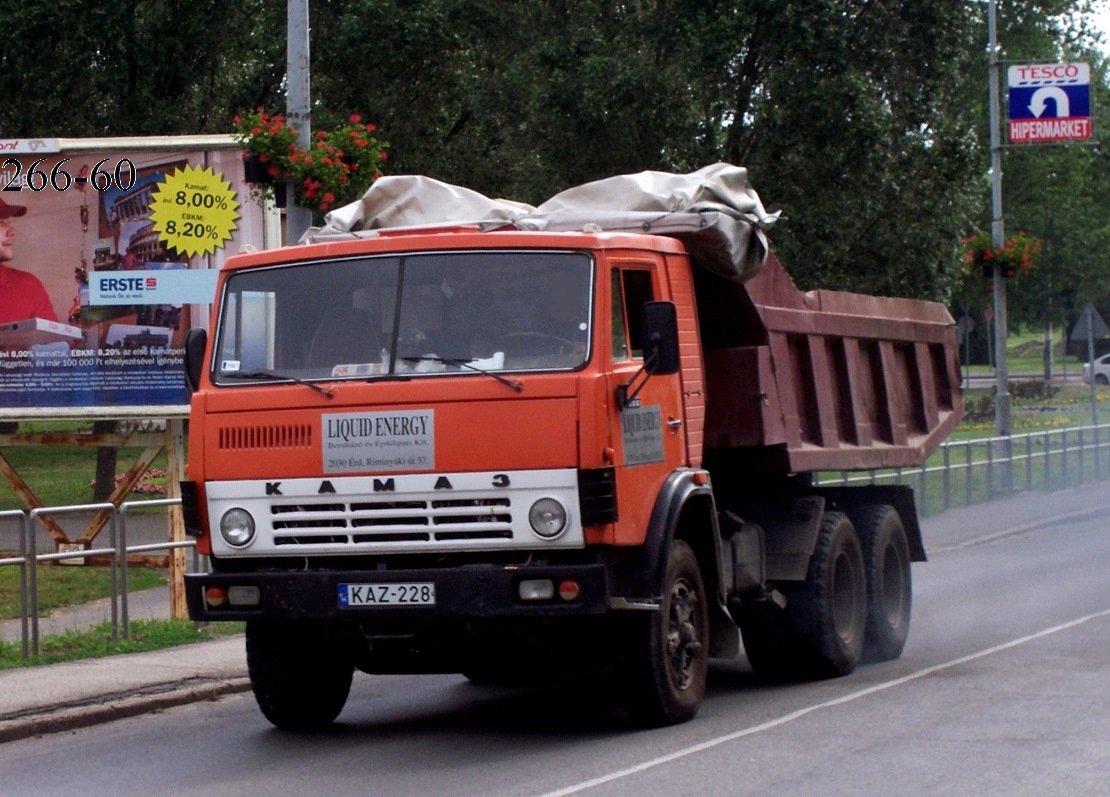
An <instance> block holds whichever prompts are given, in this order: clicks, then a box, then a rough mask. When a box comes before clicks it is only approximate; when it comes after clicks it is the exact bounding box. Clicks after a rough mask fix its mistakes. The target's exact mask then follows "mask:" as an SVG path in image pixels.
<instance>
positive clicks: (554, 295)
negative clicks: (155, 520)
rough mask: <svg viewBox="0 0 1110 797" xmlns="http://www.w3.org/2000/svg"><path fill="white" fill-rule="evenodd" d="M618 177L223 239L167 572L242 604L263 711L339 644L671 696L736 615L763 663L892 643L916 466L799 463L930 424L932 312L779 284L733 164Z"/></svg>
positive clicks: (343, 691)
mask: <svg viewBox="0 0 1110 797" xmlns="http://www.w3.org/2000/svg"><path fill="white" fill-rule="evenodd" d="M614 180H617V182H616V183H615V184H614V183H612V182H611V181H601V183H599V184H591V185H590V186H586V187H584V189H585V190H584V192H583V191H579V192H578V194H577V195H575V193H574V190H572V192H569V193H570V196H564V195H559V196H558V197H556V198H555V199H556V201H553V202H552V203H550V204H549V205H547V206H544V205H541V206H540V207H539V208H526V207H524V206H518V205H515V204H511V203H499V202H493V201H489V200H484V199H483V198H479V197H477V196H476V195H472V194H471V193H470V192H466V191H465V190H464V189H458V188H457V187H454V186H447V185H445V184H441V183H436V182H435V181H429V180H426V179H425V178H396V179H393V178H383V180H382V181H379V184H376V185H375V188H374V189H371V192H370V193H369V194H368V195H367V198H365V199H364V200H363V202H362V203H359V204H358V205H357V207H356V206H349V207H348V208H345V209H343V212H340V213H338V214H333V216H332V217H331V218H330V219H329V221H330V225H329V227H327V228H324V229H323V230H319V231H316V232H315V233H314V234H313V235H312V237H311V240H310V242H308V243H306V244H304V245H299V246H294V247H288V248H283V249H280V250H273V251H265V252H257V253H248V254H242V255H239V256H236V257H233V258H230V259H229V260H228V262H227V265H226V267H225V268H224V270H223V271H222V273H221V274H220V279H219V284H218V288H217V296H216V300H215V304H214V309H213V315H212V322H211V327H210V329H211V331H210V332H205V331H203V330H194V332H193V333H191V334H190V337H189V341H188V344H187V350H188V355H187V358H186V362H187V370H188V381H189V383H190V386H191V388H192V390H193V395H192V414H191V422H190V435H189V463H188V468H187V481H186V482H185V483H184V484H183V486H182V489H183V497H184V504H185V510H186V526H187V529H188V530H189V533H191V534H193V535H195V536H196V537H197V544H198V547H199V549H200V551H201V552H202V553H204V554H207V555H208V557H209V561H210V563H211V567H210V570H211V572H208V573H202V574H192V575H189V576H187V577H186V594H187V599H188V604H189V611H190V615H191V617H192V618H193V619H194V620H203V621H218V620H236V621H243V620H245V621H246V642H247V644H246V647H247V661H248V665H249V671H250V677H251V682H252V685H253V688H254V693H255V696H256V698H257V700H258V703H259V706H260V708H261V709H262V711H263V713H264V714H265V716H266V717H267V718H268V719H269V720H270V721H271V722H273V723H274V724H276V725H278V726H281V727H290V728H303V727H311V726H317V725H321V724H326V723H329V722H331V721H332V720H333V719H335V717H336V716H338V714H339V712H340V711H341V710H342V708H343V705H344V703H345V701H346V698H347V694H348V690H349V688H350V685H351V681H352V677H353V672H354V670H355V669H358V670H362V671H364V672H367V673H398V672H403V673H414V672H459V673H463V674H464V675H466V676H467V677H468V678H470V679H472V680H474V681H479V682H500V681H514V682H519V681H522V680H523V681H530V680H544V679H549V678H554V677H559V676H563V675H567V674H589V675H590V676H591V677H599V678H610V677H611V678H613V679H614V680H613V683H614V694H618V695H620V697H621V698H622V701H623V703H624V705H626V706H627V708H628V710H629V711H630V712H631V714H632V715H633V716H634V717H635V718H636V719H637V720H639V721H643V722H647V723H653V724H666V723H673V722H679V721H683V720H686V719H689V718H690V717H692V716H693V715H694V714H695V713H696V712H697V710H698V707H699V705H700V703H701V701H702V698H703V694H704V690H705V683H706V672H707V666H708V661H709V659H710V658H711V657H736V656H739V655H741V640H742V642H743V653H744V654H745V655H746V656H747V658H748V659H749V661H750V662H751V664H752V666H753V667H754V668H755V669H756V671H757V672H760V673H764V674H767V675H769V676H772V677H779V678H804V677H828V676H834V675H838V674H843V673H847V672H849V671H851V670H852V669H853V668H854V667H855V666H856V665H857V663H859V662H860V661H861V660H883V659H890V658H894V657H897V656H898V655H900V653H901V651H902V647H903V645H904V643H905V640H906V634H907V632H908V625H909V620H910V603H911V586H910V562H911V561H919V560H923V559H924V558H925V552H924V548H923V545H922V540H921V533H920V530H919V527H918V523H917V517H916V513H915V509H914V500H913V495H912V491H911V490H910V489H908V488H904V487H897V486H886V487H877V486H876V487H847V486H845V487H835V488H829V487H818V486H815V484H814V479H813V478H812V474H813V473H814V472H816V471H819V470H835V471H842V470H861V469H871V468H878V467H888V466H912V465H920V464H921V463H922V462H923V461H924V459H925V457H926V456H928V454H929V453H930V452H931V451H932V450H933V448H935V446H936V445H937V444H938V443H939V442H940V440H941V439H942V438H943V437H944V436H945V435H946V434H947V433H948V432H949V431H950V430H951V428H952V427H953V426H954V424H955V423H956V422H957V420H958V418H959V415H960V412H961V398H960V394H959V388H958V385H959V367H958V363H957V360H956V342H955V333H954V327H953V324H952V321H951V318H950V317H949V315H948V313H947V312H946V311H945V310H944V308H943V307H941V306H939V305H936V304H933V303H928V302H919V301H909V300H897V299H881V298H874V297H869V296H861V295H855V294H846V293H840V292H833V291H817V292H812V293H801V292H800V291H798V290H797V288H796V287H795V286H794V285H793V283H792V282H791V280H790V278H789V277H788V275H787V273H786V272H785V270H784V269H783V268H782V267H781V266H780V265H779V263H778V262H777V260H776V259H775V258H774V256H773V255H771V254H770V253H769V251H768V250H767V248H766V246H765V239H764V236H763V230H764V229H765V228H766V227H767V226H768V225H769V224H770V222H772V221H773V217H772V216H771V215H770V214H766V213H765V212H764V211H763V210H762V207H761V206H760V205H759V202H758V198H757V197H756V196H755V195H754V192H752V191H751V190H750V188H747V187H746V175H744V174H743V170H742V169H737V168H736V167H727V166H725V165H718V167H715V170H714V169H710V170H703V172H698V173H695V174H694V175H681V176H675V175H660V174H656V173H645V174H644V175H634V176H630V177H626V178H614ZM376 191H377V192H378V194H379V195H378V196H376V197H374V196H372V195H374V194H375V192H376ZM644 196H647V197H648V199H646V200H645V199H643V197H644ZM676 196H677V197H678V200H675V199H674V197H676ZM414 197H415V198H418V199H419V200H420V201H419V202H414V201H412V200H413V198H414ZM483 202H488V204H483ZM418 206H419V207H418ZM615 206H619V208H618V209H617V210H612V208H614V207H615ZM406 208H407V209H408V210H407V211H406V210H405V209H406ZM413 208H417V209H416V210H415V211H414V210H413ZM459 215H466V216H470V217H473V218H475V219H477V221H474V222H473V223H470V222H466V223H464V222H463V221H462V220H460V219H458V216H459ZM437 220H438V221H439V222H444V223H440V224H436V223H433V222H436V221H437ZM398 225H400V226H398Z"/></svg>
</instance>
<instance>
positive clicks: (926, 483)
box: [0, 425, 1110, 657]
mask: <svg viewBox="0 0 1110 797" xmlns="http://www.w3.org/2000/svg"><path fill="white" fill-rule="evenodd" d="M1108 430H1110V427H1105V426H1099V425H1094V426H1080V427H1074V426H1073V427H1070V428H1066V429H1048V430H1045V431H1042V432H1033V433H1030V434H1023V435H1013V436H1011V437H1008V438H1000V437H989V438H979V439H974V440H959V441H947V442H945V443H942V444H941V445H940V447H939V448H938V449H937V451H936V452H935V453H934V454H933V456H932V457H930V458H929V461H928V462H926V463H925V465H924V466H922V467H921V468H912V469H906V468H895V469H892V470H887V471H866V472H861V473H855V472H847V471H845V472H841V473H840V474H838V475H837V474H829V473H826V474H822V475H821V476H820V478H819V479H818V484H824V485H829V484H845V485H846V484H874V483H883V482H887V483H889V482H893V483H897V484H909V485H911V486H913V487H914V488H915V491H916V494H917V506H918V512H920V513H921V514H922V515H929V514H936V513H938V512H942V511H944V510H946V509H953V508H957V507H961V506H971V505H972V504H976V503H986V502H989V501H993V500H996V499H998V498H1001V497H1005V496H1008V495H1012V494H1013V493H1015V492H1021V491H1023V490H1024V491H1032V490H1033V489H1034V488H1043V489H1045V490H1056V489H1063V488H1065V487H1071V486H1074V485H1077V484H1082V483H1084V482H1086V481H1091V480H1099V479H1102V478H1103V477H1104V475H1105V474H1104V469H1105V468H1106V463H1110V451H1105V452H1104V449H1110V431H1108ZM957 499H959V500H957ZM180 503H181V500H180V499H177V498H173V499H161V500H153V501H131V502H128V503H125V504H122V505H120V507H119V508H118V509H117V508H116V507H114V506H113V505H112V504H84V505H80V506H66V507H43V508H40V509H35V510H32V511H31V512H26V511H24V510H6V511H0V522H4V521H12V520H15V521H18V522H19V523H20V524H21V529H20V535H19V540H20V543H19V555H18V556H14V557H7V558H0V566H4V565H13V566H19V568H20V607H21V610H22V620H23V622H22V634H21V636H22V650H23V656H24V657H27V656H28V655H29V654H30V655H38V652H39V624H38V566H39V563H41V562H48V561H56V560H62V559H75V558H85V557H88V556H95V555H110V557H111V558H110V563H111V564H110V576H109V580H110V583H111V590H110V591H111V601H112V615H111V618H112V641H116V640H117V639H118V638H119V635H120V633H121V630H122V636H123V638H124V639H128V638H129V637H130V629H129V621H128V605H127V556H128V554H133V553H142V552H149V551H161V550H165V551H170V550H173V549H175V548H192V549H193V569H194V571H195V570H199V567H200V565H199V556H198V554H197V553H196V543H195V541H193V540H185V541H182V542H168V541H167V542H158V543H151V544H143V545H134V546H129V545H128V544H127V517H128V514H129V513H130V512H131V511H132V510H133V509H134V508H135V507H146V508H157V507H168V506H175V505H178V504H180ZM104 509H106V510H109V511H110V512H111V525H110V527H109V546H108V547H107V548H92V549H89V550H86V551H73V552H64V553H52V554H39V553H38V552H37V550H36V543H35V534H34V529H35V524H34V521H35V520H36V519H37V518H38V517H39V516H40V515H44V514H65V513H73V512H89V511H99V510H104Z"/></svg>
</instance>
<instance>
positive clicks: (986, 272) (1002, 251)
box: [963, 232, 1041, 278]
mask: <svg viewBox="0 0 1110 797" xmlns="http://www.w3.org/2000/svg"><path fill="white" fill-rule="evenodd" d="M963 245H964V252H965V257H964V262H965V263H966V264H967V265H968V266H969V267H971V268H973V269H975V270H977V271H979V273H981V274H982V275H983V276H984V277H988V278H990V277H993V276H994V270H995V268H999V269H1001V271H1002V276H1004V277H1016V276H1019V275H1021V276H1027V275H1028V274H1029V272H1031V271H1032V270H1033V267H1034V266H1036V265H1037V261H1038V260H1039V259H1040V256H1041V242H1040V240H1039V239H1037V238H1034V237H1033V236H1032V235H1029V234H1027V233H1024V232H1019V233H1018V234H1017V235H1011V236H1010V237H1009V238H1007V239H1006V240H1005V241H1003V242H1002V243H1001V244H999V245H998V246H993V245H992V243H991V234H990V233H986V232H981V233H978V234H977V235H973V236H970V237H968V238H964V240H963Z"/></svg>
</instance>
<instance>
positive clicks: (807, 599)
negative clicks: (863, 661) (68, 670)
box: [787, 512, 867, 678]
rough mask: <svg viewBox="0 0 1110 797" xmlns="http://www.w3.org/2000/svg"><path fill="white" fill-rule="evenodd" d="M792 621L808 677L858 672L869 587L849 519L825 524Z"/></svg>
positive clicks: (827, 518) (836, 516)
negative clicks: (856, 669) (855, 670)
mask: <svg viewBox="0 0 1110 797" xmlns="http://www.w3.org/2000/svg"><path fill="white" fill-rule="evenodd" d="M787 616H788V618H789V622H790V625H791V627H792V629H793V632H794V633H793V636H794V637H795V639H796V641H797V645H798V649H797V654H798V657H799V658H798V667H799V670H800V671H801V673H802V674H804V675H806V676H808V677H814V678H831V677H834V676H837V675H847V674H848V673H850V672H851V671H852V670H854V669H855V667H856V665H857V664H858V663H859V661H860V658H861V656H862V654H863V641H864V633H865V627H866V621H867V587H866V580H865V577H864V566H863V553H862V551H861V549H860V542H859V538H858V537H857V536H856V530H855V528H854V527H853V526H852V522H851V521H850V520H849V519H848V517H847V516H846V515H844V514H842V513H840V512H826V513H825V515H824V516H823V517H822V518H821V527H820V530H819V531H818V534H817V545H816V547H815V548H814V551H813V556H812V557H810V562H809V572H808V575H807V576H806V580H805V583H804V584H803V585H802V586H801V588H800V589H799V590H798V591H797V592H796V593H795V594H794V595H792V596H791V600H790V603H789V604H788V605H787Z"/></svg>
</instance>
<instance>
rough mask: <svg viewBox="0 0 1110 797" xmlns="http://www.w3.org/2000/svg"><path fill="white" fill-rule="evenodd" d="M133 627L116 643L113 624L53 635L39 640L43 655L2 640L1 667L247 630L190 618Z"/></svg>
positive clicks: (137, 623) (137, 649)
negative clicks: (24, 653)
mask: <svg viewBox="0 0 1110 797" xmlns="http://www.w3.org/2000/svg"><path fill="white" fill-rule="evenodd" d="M129 627H130V635H129V638H128V639H122V638H120V639H117V641H115V642H113V641H112V628H111V624H110V623H101V624H100V625H97V626H93V627H92V628H89V629H85V630H81V631H73V630H71V631H66V632H65V633H63V634H49V635H46V636H43V637H42V639H41V640H40V641H39V655H38V656H29V657H28V658H23V651H22V645H21V644H20V643H19V642H0V670H10V669H14V668H16V667H31V666H35V665H39V664H57V663H59V662H64V661H74V660H77V659H91V658H100V657H103V656H114V655H118V654H121V653H142V652H145V651H151V650H162V649H164V648H169V647H176V646H177V645H187V644H189V643H191V642H204V641H208V640H211V639H218V638H221V637H226V636H232V635H235V634H240V633H242V631H243V624H242V623H215V624H212V625H203V626H202V625H199V624H197V623H192V622H190V621H189V620H135V621H132V622H131V623H129Z"/></svg>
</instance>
